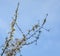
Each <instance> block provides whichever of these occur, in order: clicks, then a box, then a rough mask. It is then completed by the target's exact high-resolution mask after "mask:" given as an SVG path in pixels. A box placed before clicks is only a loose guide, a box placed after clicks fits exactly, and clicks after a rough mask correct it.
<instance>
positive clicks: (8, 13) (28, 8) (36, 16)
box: [0, 0, 60, 56]
mask: <svg viewBox="0 0 60 56" xmlns="http://www.w3.org/2000/svg"><path fill="white" fill-rule="evenodd" d="M18 1H19V2H20V8H19V14H18V20H17V22H18V23H19V26H20V27H21V28H22V30H23V31H24V32H25V31H27V30H28V29H30V28H31V27H32V25H33V24H35V23H37V22H38V20H40V23H42V22H43V19H44V18H45V16H46V13H48V17H47V22H46V24H45V26H44V27H45V28H47V29H50V32H46V31H45V30H43V32H42V34H41V36H40V39H39V41H38V45H37V46H36V45H34V44H32V45H30V46H25V47H23V49H22V55H23V56H60V0H21V1H20V0H0V45H1V44H2V43H3V42H4V38H5V37H6V36H7V33H8V32H9V30H10V26H9V25H10V23H11V20H12V19H11V18H12V17H13V15H14V12H15V9H16V5H17V3H18ZM17 32H18V30H17ZM16 37H20V35H19V33H18V34H17V36H16Z"/></svg>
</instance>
